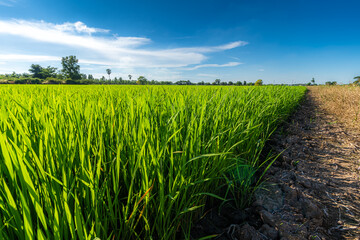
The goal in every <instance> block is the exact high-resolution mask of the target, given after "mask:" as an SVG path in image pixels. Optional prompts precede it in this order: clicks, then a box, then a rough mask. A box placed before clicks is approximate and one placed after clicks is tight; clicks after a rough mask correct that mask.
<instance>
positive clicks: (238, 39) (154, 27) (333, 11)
mask: <svg viewBox="0 0 360 240" xmlns="http://www.w3.org/2000/svg"><path fill="white" fill-rule="evenodd" d="M359 9H360V1H358V0H357V1H349V0H326V1H325V0H272V1H270V0H231V1H230V0H222V1H219V0H218V1H215V0H206V1H205V0H191V1H190V0H182V1H171V0H167V1H163V0H151V1H150V0H137V1H130V0H126V1H125V0H118V1H110V0H102V1H99V0H98V1H96V0H86V1H85V0H76V1H74V0H61V1H60V0H54V1H49V0H0V73H11V72H12V71H16V72H19V73H22V72H27V71H28V69H29V66H30V65H31V64H32V63H37V64H40V65H42V66H48V65H51V66H55V67H58V68H59V69H60V68H61V61H60V60H61V57H63V56H68V55H76V56H77V58H78V59H79V63H80V66H81V72H82V73H86V74H93V75H94V76H96V77H101V76H102V75H106V71H105V69H106V68H110V69H112V77H123V78H126V79H127V76H128V75H129V74H131V75H133V78H136V77H138V76H139V75H144V76H145V77H147V78H148V79H149V80H151V79H156V80H170V81H176V80H191V81H193V82H198V81H209V82H213V81H214V80H215V79H216V78H220V79H221V80H223V81H239V80H240V81H244V80H245V81H248V82H255V81H256V80H257V79H263V81H264V83H265V84H266V83H267V84H270V83H307V82H309V81H310V80H311V78H313V77H314V78H315V81H316V82H317V83H324V82H326V81H337V82H339V83H349V82H350V81H353V77H355V76H358V75H360V14H359Z"/></svg>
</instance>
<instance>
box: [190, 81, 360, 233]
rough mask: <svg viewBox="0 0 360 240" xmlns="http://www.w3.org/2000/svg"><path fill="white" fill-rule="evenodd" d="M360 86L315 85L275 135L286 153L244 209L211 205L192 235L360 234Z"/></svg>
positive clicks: (276, 146) (277, 147) (273, 143)
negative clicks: (252, 200) (248, 205)
mask: <svg viewBox="0 0 360 240" xmlns="http://www.w3.org/2000/svg"><path fill="white" fill-rule="evenodd" d="M359 106H360V88H345V87H310V88H309V91H308V93H307V94H306V97H305V99H304V101H303V103H302V104H301V106H300V107H299V109H298V111H297V112H296V113H295V114H294V115H293V116H292V117H291V118H290V121H289V122H287V123H285V124H284V125H283V127H282V128H281V129H279V130H278V131H277V132H276V133H275V134H274V135H273V137H272V139H271V140H270V142H269V144H268V146H269V147H270V148H271V149H272V151H273V152H275V153H282V154H281V156H280V157H279V158H278V160H277V161H276V162H275V163H274V164H273V166H272V167H271V168H270V169H269V171H268V173H267V175H266V178H267V182H266V183H265V184H264V186H263V188H262V189H259V190H257V192H256V193H255V200H254V203H253V206H252V207H250V208H247V209H245V210H233V209H230V208H226V207H223V208H221V210H219V209H218V208H216V209H212V210H211V211H209V212H208V214H207V215H206V216H205V217H203V218H202V219H201V220H200V221H199V223H198V224H197V225H196V226H195V227H194V228H193V231H192V237H193V238H194V239H196V238H199V237H204V236H208V235H213V236H214V238H213V239H231V240H235V239H238V240H240V239H244V240H247V239H249V240H257V239H282V240H285V239H289V240H291V239H358V240H359V239H360V155H359V152H360V134H359V132H360V131H359V129H360V123H359V120H358V119H357V115H358V109H359Z"/></svg>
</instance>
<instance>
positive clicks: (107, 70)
mask: <svg viewBox="0 0 360 240" xmlns="http://www.w3.org/2000/svg"><path fill="white" fill-rule="evenodd" d="M106 73H107V74H108V75H109V80H110V74H111V69H110V68H108V69H106Z"/></svg>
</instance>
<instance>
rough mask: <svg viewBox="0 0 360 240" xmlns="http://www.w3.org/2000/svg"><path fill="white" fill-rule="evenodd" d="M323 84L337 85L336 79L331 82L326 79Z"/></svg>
mask: <svg viewBox="0 0 360 240" xmlns="http://www.w3.org/2000/svg"><path fill="white" fill-rule="evenodd" d="M325 85H328V86H335V85H337V82H336V81H333V82H330V81H328V82H325Z"/></svg>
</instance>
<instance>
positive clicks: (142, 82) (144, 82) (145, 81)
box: [136, 76, 148, 85]
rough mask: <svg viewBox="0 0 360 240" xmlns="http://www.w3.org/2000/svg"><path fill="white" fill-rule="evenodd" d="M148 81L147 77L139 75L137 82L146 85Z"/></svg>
mask: <svg viewBox="0 0 360 240" xmlns="http://www.w3.org/2000/svg"><path fill="white" fill-rule="evenodd" d="M147 82H148V80H147V79H146V77H144V76H140V77H138V79H137V82H136V84H139V85H145V84H147Z"/></svg>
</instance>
